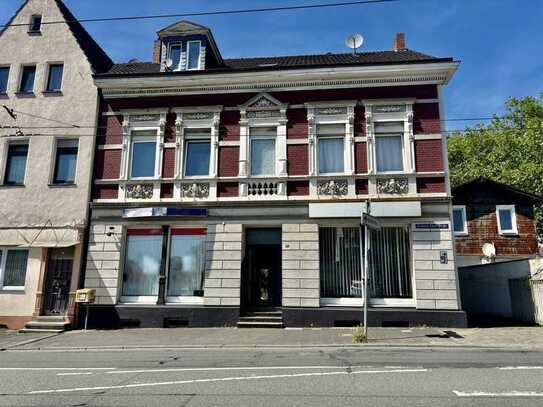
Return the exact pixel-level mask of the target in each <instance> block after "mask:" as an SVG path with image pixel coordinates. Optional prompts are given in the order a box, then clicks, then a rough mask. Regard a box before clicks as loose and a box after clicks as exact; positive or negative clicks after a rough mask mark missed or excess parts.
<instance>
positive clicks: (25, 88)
mask: <svg viewBox="0 0 543 407" xmlns="http://www.w3.org/2000/svg"><path fill="white" fill-rule="evenodd" d="M35 77H36V67H35V66H23V72H22V73H21V84H20V86H19V92H21V93H32V92H33V91H34V79H35Z"/></svg>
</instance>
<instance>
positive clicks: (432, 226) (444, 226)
mask: <svg viewBox="0 0 543 407" xmlns="http://www.w3.org/2000/svg"><path fill="white" fill-rule="evenodd" d="M415 229H438V230H448V229H449V224H448V223H417V224H415Z"/></svg>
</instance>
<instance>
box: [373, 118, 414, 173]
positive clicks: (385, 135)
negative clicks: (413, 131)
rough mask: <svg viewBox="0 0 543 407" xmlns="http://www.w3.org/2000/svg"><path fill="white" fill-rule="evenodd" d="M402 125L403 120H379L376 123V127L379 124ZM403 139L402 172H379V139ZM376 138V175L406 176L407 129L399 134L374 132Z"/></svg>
mask: <svg viewBox="0 0 543 407" xmlns="http://www.w3.org/2000/svg"><path fill="white" fill-rule="evenodd" d="M396 122H398V123H400V122H402V121H401V120H378V121H376V122H375V123H374V125H377V124H379V123H396ZM398 136H400V138H401V145H402V170H401V171H379V168H378V167H379V163H378V162H377V139H378V138H382V137H398ZM374 138H375V147H374V155H375V173H376V174H405V173H407V170H406V168H407V163H406V154H405V153H406V151H405V129H404V131H403V132H401V133H400V132H397V133H376V132H374Z"/></svg>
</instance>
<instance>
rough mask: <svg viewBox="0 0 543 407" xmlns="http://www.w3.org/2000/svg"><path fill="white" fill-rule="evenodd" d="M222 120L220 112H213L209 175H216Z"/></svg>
mask: <svg viewBox="0 0 543 407" xmlns="http://www.w3.org/2000/svg"><path fill="white" fill-rule="evenodd" d="M220 122H221V114H220V112H215V113H214V114H213V124H212V126H211V143H210V147H211V152H210V154H209V175H210V176H212V177H216V176H217V173H218V163H219V124H220Z"/></svg>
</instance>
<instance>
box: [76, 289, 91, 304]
mask: <svg viewBox="0 0 543 407" xmlns="http://www.w3.org/2000/svg"><path fill="white" fill-rule="evenodd" d="M94 293H95V290H94V288H82V289H80V290H77V291H76V292H75V302H78V303H81V304H92V303H93V302H94Z"/></svg>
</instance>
